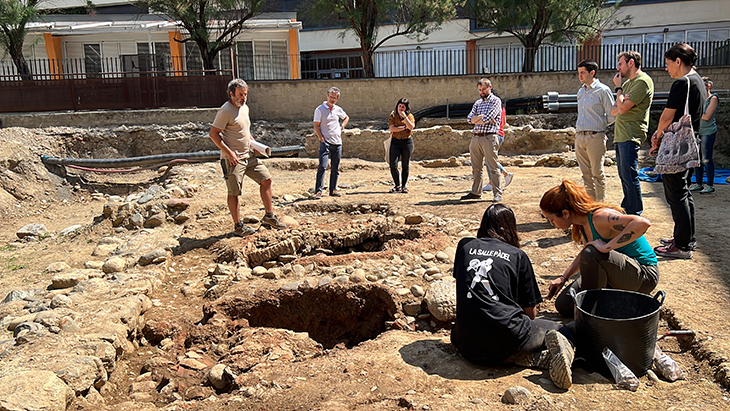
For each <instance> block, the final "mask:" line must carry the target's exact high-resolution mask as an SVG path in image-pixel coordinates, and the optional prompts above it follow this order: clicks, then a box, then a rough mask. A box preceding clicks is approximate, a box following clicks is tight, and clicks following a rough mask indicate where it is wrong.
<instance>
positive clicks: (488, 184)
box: [482, 183, 492, 191]
mask: <svg viewBox="0 0 730 411" xmlns="http://www.w3.org/2000/svg"><path fill="white" fill-rule="evenodd" d="M482 191H492V183H487V185H485V186H484V187H482Z"/></svg>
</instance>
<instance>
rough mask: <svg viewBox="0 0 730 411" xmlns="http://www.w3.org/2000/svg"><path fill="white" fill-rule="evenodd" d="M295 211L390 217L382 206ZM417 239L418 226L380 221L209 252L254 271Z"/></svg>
mask: <svg viewBox="0 0 730 411" xmlns="http://www.w3.org/2000/svg"><path fill="white" fill-rule="evenodd" d="M314 207H320V208H314ZM295 209H296V210H297V211H305V210H307V211H313V210H320V211H322V210H325V211H323V212H329V213H333V212H346V213H350V214H355V213H358V214H365V213H382V214H388V213H391V209H390V207H389V206H388V205H385V204H342V205H338V204H322V205H319V206H312V205H302V206H298V207H297V206H295ZM421 236H422V234H421V227H419V226H404V225H400V224H396V223H394V222H393V221H390V220H387V219H382V221H377V222H370V223H361V224H353V225H348V226H346V227H339V228H333V229H311V230H301V231H297V232H269V233H266V234H264V235H260V236H257V237H256V238H255V240H254V241H252V242H251V243H250V244H248V245H245V246H241V244H240V243H238V242H226V243H221V244H217V245H215V246H214V250H213V251H214V252H215V253H217V255H218V258H217V261H218V262H232V261H236V260H244V261H246V262H247V263H248V265H249V267H256V266H258V265H262V264H263V263H265V262H282V261H283V259H282V256H285V257H284V258H286V259H289V260H293V259H295V258H299V257H306V256H311V255H316V254H324V255H343V254H351V253H370V252H378V251H382V250H384V249H386V248H387V247H388V245H389V243H390V242H391V241H393V240H414V239H417V238H421ZM191 241H192V240H191ZM180 248H181V249H185V250H189V249H190V248H191V246H190V244H187V243H185V244H182V243H181V245H180Z"/></svg>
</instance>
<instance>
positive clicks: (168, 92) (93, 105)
mask: <svg viewBox="0 0 730 411" xmlns="http://www.w3.org/2000/svg"><path fill="white" fill-rule="evenodd" d="M116 74H126V73H116ZM156 74H160V75H156V76H140V77H124V76H117V77H109V78H102V77H97V78H83V77H77V78H72V77H66V78H63V79H52V80H15V81H0V95H1V96H3V98H1V99H0V112H6V113H10V112H32V111H59V110H102V109H106V110H122V109H146V108H160V107H170V108H184V107H219V106H220V105H221V104H222V103H223V102H225V100H226V93H225V89H226V85H227V84H228V82H229V81H230V80H231V77H232V74H231V73H230V72H228V73H226V72H218V73H215V74H208V75H205V76H200V75H198V76H193V75H187V76H167V75H162V74H166V73H164V72H158V73H156Z"/></svg>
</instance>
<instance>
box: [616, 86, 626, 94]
mask: <svg viewBox="0 0 730 411" xmlns="http://www.w3.org/2000/svg"><path fill="white" fill-rule="evenodd" d="M619 90H621V91H624V89H623V87H621V86H618V87H616V88H615V89H613V92H614V93H618V91H619Z"/></svg>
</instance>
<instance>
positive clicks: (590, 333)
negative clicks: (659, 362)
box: [571, 289, 666, 377]
mask: <svg viewBox="0 0 730 411" xmlns="http://www.w3.org/2000/svg"><path fill="white" fill-rule="evenodd" d="M571 295H572V297H573V300H575V338H576V358H583V359H584V360H585V361H586V363H587V364H586V365H587V366H588V367H589V368H592V369H594V370H595V371H598V372H601V373H603V374H607V375H610V372H609V370H608V366H607V365H606V362H605V361H604V360H603V356H602V355H601V352H602V351H603V348H604V347H608V348H610V349H611V351H613V352H614V354H616V356H617V357H618V358H619V359H620V360H621V362H623V363H624V364H626V366H627V367H629V369H630V370H631V371H633V372H634V374H636V376H637V377H641V376H642V375H644V374H646V371H647V370H649V369H650V368H651V362H652V359H653V358H654V348H655V347H656V339H657V328H658V326H659V310H660V309H661V308H662V304H664V298H665V296H666V294H665V293H664V291H658V292H657V293H656V294H655V295H654V297H653V298H652V297H651V296H648V295H646V294H642V293H637V292H633V291H624V290H615V289H598V290H584V291H581V292H579V293H578V294H577V295H576V294H575V291H574V290H571ZM660 297H661V300H660V299H659V298H660Z"/></svg>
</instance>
